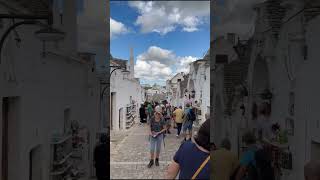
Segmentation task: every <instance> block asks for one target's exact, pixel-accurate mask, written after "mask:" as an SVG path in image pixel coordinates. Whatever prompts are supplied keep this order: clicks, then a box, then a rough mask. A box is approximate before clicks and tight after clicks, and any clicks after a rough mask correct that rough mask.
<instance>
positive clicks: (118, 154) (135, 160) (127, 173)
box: [110, 124, 182, 179]
mask: <svg viewBox="0 0 320 180" xmlns="http://www.w3.org/2000/svg"><path fill="white" fill-rule="evenodd" d="M181 141H182V137H180V138H177V137H176V130H175V129H173V130H172V134H169V135H167V136H166V138H165V148H163V147H164V146H163V144H162V150H161V154H160V158H159V160H160V166H159V167H157V166H152V167H151V168H150V169H149V168H147V164H148V163H149V160H150V159H149V158H150V155H149V141H148V126H147V125H139V124H135V125H134V126H133V127H131V128H130V129H129V130H127V131H125V133H124V132H123V131H122V132H121V131H120V132H117V133H114V132H112V133H111V162H110V164H111V165H110V168H111V169H110V173H111V179H142V178H143V179H163V178H164V177H165V172H166V169H167V166H168V165H169V163H170V162H171V161H172V159H173V156H174V154H175V152H176V151H177V149H178V148H179V145H180V143H181Z"/></svg>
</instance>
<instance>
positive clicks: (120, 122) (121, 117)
mask: <svg viewBox="0 0 320 180" xmlns="http://www.w3.org/2000/svg"><path fill="white" fill-rule="evenodd" d="M122 119H123V108H120V109H119V130H120V129H122V127H123V125H122Z"/></svg>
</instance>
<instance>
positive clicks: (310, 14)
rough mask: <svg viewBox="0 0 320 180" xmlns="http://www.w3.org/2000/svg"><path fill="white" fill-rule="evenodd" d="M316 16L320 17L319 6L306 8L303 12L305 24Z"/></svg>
mask: <svg viewBox="0 0 320 180" xmlns="http://www.w3.org/2000/svg"><path fill="white" fill-rule="evenodd" d="M318 15H320V5H317V6H309V7H306V9H305V11H304V17H305V20H306V22H308V21H310V20H311V19H313V18H315V17H316V16H318Z"/></svg>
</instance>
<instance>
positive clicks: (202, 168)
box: [166, 120, 210, 179]
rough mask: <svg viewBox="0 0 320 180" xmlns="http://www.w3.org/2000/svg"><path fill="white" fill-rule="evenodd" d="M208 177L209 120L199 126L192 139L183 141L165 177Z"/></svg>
mask: <svg viewBox="0 0 320 180" xmlns="http://www.w3.org/2000/svg"><path fill="white" fill-rule="evenodd" d="M178 173H179V179H210V120H206V121H205V122H204V123H203V124H202V125H201V127H200V129H199V132H198V134H197V136H196V137H195V138H194V139H193V140H192V141H185V142H184V143H183V144H181V146H180V148H179V149H178V151H177V152H176V154H175V155H174V157H173V161H172V163H171V164H170V165H169V167H168V170H167V174H166V176H167V179H175V178H176V176H177V175H178Z"/></svg>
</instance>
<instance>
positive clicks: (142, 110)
mask: <svg viewBox="0 0 320 180" xmlns="http://www.w3.org/2000/svg"><path fill="white" fill-rule="evenodd" d="M139 115H140V123H145V122H146V118H147V115H146V110H145V108H144V105H143V104H141V107H140V108H139Z"/></svg>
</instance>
